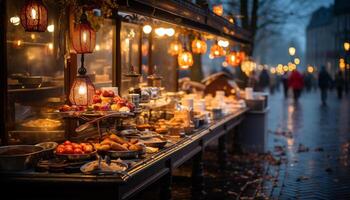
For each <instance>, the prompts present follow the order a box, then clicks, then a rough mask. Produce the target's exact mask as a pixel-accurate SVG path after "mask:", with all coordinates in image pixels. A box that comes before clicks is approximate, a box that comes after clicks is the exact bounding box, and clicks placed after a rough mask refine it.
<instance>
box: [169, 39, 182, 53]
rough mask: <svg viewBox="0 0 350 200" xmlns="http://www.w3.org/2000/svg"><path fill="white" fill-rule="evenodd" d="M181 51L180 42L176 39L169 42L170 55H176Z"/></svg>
mask: <svg viewBox="0 0 350 200" xmlns="http://www.w3.org/2000/svg"><path fill="white" fill-rule="evenodd" d="M181 51H182V44H181V42H180V41H178V40H174V41H172V42H171V43H170V46H169V49H168V53H169V54H170V55H172V56H176V55H178V54H179V53H181Z"/></svg>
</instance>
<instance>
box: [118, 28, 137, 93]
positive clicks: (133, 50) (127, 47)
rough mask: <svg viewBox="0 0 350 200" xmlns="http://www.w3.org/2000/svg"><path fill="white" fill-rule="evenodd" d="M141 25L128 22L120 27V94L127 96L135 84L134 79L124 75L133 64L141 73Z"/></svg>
mask: <svg viewBox="0 0 350 200" xmlns="http://www.w3.org/2000/svg"><path fill="white" fill-rule="evenodd" d="M140 38H141V26H140V25H138V24H132V23H127V22H122V23H121V29H120V40H121V41H120V42H121V49H120V51H121V52H120V54H121V72H122V74H121V77H122V82H121V86H120V87H121V88H120V94H121V95H122V96H127V94H128V90H129V88H131V87H135V85H133V81H132V80H131V78H130V77H126V76H124V75H125V74H127V73H128V72H129V71H130V67H131V66H133V68H134V70H135V71H136V72H137V73H140V55H139V53H140V41H141V39H140Z"/></svg>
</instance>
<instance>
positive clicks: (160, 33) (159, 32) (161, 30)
mask: <svg viewBox="0 0 350 200" xmlns="http://www.w3.org/2000/svg"><path fill="white" fill-rule="evenodd" d="M154 32H155V33H156V35H157V36H159V37H163V36H164V35H165V34H166V30H165V28H162V27H160V28H156V30H155V31H154Z"/></svg>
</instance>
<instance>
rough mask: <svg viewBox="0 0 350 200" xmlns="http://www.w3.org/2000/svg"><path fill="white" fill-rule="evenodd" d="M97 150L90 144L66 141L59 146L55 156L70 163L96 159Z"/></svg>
mask: <svg viewBox="0 0 350 200" xmlns="http://www.w3.org/2000/svg"><path fill="white" fill-rule="evenodd" d="M96 152H97V151H96V149H95V148H94V146H93V145H92V144H90V143H74V142H70V141H68V140H67V141H65V142H64V143H62V144H60V145H58V146H57V148H56V150H55V155H56V156H57V157H58V158H62V159H64V160H68V161H82V160H91V159H94V158H96Z"/></svg>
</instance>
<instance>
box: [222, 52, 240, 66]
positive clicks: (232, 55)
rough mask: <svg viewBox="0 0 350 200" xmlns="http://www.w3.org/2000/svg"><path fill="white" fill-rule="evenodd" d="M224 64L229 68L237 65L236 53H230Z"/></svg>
mask: <svg viewBox="0 0 350 200" xmlns="http://www.w3.org/2000/svg"><path fill="white" fill-rule="evenodd" d="M225 60H226V62H227V63H228V64H229V65H231V66H236V65H237V53H236V52H234V51H232V52H230V53H229V54H228V55H227V56H226V59H225Z"/></svg>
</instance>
